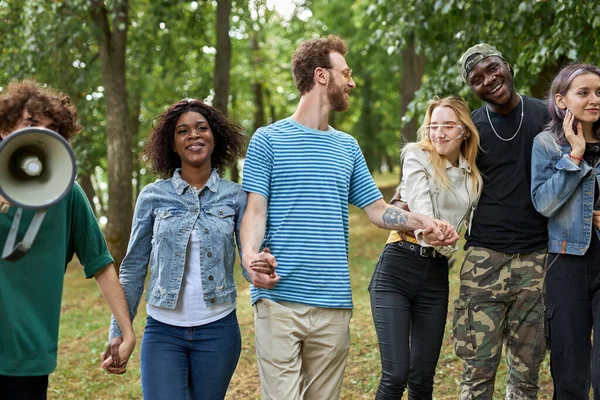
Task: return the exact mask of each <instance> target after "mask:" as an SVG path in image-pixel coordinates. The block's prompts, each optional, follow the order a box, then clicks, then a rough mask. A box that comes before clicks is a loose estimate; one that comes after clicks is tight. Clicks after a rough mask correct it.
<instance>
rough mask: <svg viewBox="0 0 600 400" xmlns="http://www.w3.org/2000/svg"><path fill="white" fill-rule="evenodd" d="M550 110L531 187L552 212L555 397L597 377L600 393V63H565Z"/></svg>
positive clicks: (582, 392) (543, 208)
mask: <svg viewBox="0 0 600 400" xmlns="http://www.w3.org/2000/svg"><path fill="white" fill-rule="evenodd" d="M548 111H549V112H550V115H551V117H552V120H551V121H550V123H549V124H548V127H547V129H546V130H545V131H544V132H542V133H540V134H539V135H537V136H536V138H535V141H534V143H533V153H532V162H531V193H532V199H533V205H534V206H535V208H536V209H537V210H538V211H539V212H540V214H542V215H544V216H546V217H548V236H549V240H548V253H549V254H548V263H549V266H548V270H547V272H546V281H545V284H546V294H545V300H546V326H547V332H549V334H550V362H551V364H552V378H553V380H554V390H555V393H554V397H555V398H559V399H560V398H577V399H584V398H588V394H589V391H590V383H591V384H592V385H593V388H594V398H600V375H599V374H598V373H593V374H592V371H598V368H600V347H599V346H598V345H597V343H598V341H599V340H600V329H599V327H598V321H600V296H599V294H600V285H599V283H600V264H599V263H598V259H600V202H599V193H598V192H599V178H600V68H598V67H596V66H594V65H586V64H572V65H568V66H566V67H565V68H563V69H562V70H561V71H560V72H559V73H558V75H557V76H556V77H555V78H554V80H553V82H552V86H551V87H550V93H549V96H548ZM592 331H593V335H594V336H593V339H594V340H593V342H594V346H593V347H592V342H591V340H590V338H591V335H592ZM590 360H591V363H590Z"/></svg>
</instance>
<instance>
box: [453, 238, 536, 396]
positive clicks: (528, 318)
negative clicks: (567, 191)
mask: <svg viewBox="0 0 600 400" xmlns="http://www.w3.org/2000/svg"><path fill="white" fill-rule="evenodd" d="M545 263H546V251H545V250H544V251H537V252H533V253H528V254H505V253H500V252H497V251H494V250H490V249H485V248H482V247H471V248H469V250H468V251H467V252H466V254H465V260H464V262H463V265H462V268H461V271H460V295H459V298H458V299H456V300H455V301H454V327H453V330H454V350H455V352H456V355H457V356H458V357H460V358H461V359H462V361H463V366H464V369H465V370H464V373H463V377H462V378H463V379H462V382H461V385H460V386H461V387H460V399H461V400H471V399H492V398H493V397H494V396H493V394H494V380H495V376H496V370H497V368H498V364H499V363H500V357H501V354H502V345H503V344H505V345H506V350H505V354H506V363H507V365H508V384H507V389H506V399H519V400H520V399H537V393H538V390H539V387H538V372H539V368H540V364H541V362H542V360H543V358H544V355H545V350H546V339H545V336H544V310H543V301H542V290H543V286H544V276H545Z"/></svg>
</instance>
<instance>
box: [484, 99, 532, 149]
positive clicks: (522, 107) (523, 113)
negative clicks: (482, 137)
mask: <svg viewBox="0 0 600 400" xmlns="http://www.w3.org/2000/svg"><path fill="white" fill-rule="evenodd" d="M517 96H519V99H521V122H519V127H518V128H517V131H516V132H515V134H514V135H512V137H511V138H510V139H504V138H503V137H502V136H500V135H498V132H496V129H495V128H494V125H493V124H492V120H491V119H490V112H489V111H488V106H487V105H486V106H485V113H486V115H487V118H488V121H489V123H490V126H491V127H492V130H493V131H494V133H495V134H496V136H497V137H498V139H500V140H502V141H504V142H510V141H511V140H513V139H514V138H516V137H517V134H518V133H519V131H520V130H521V125H523V116H524V115H525V104H524V103H523V98H522V97H521V95H520V94H518V93H517Z"/></svg>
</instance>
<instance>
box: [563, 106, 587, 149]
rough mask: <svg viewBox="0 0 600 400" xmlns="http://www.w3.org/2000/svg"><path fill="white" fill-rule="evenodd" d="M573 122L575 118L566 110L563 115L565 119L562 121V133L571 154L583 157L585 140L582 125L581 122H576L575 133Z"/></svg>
mask: <svg viewBox="0 0 600 400" xmlns="http://www.w3.org/2000/svg"><path fill="white" fill-rule="evenodd" d="M573 121H575V117H574V116H573V114H572V113H571V111H569V110H567V111H566V113H565V119H563V131H564V132H565V138H566V139H567V140H568V141H569V144H570V145H571V149H572V150H571V154H572V155H573V156H575V157H581V156H583V153H584V152H585V138H584V137H583V125H582V124H581V121H578V122H577V132H574V131H573Z"/></svg>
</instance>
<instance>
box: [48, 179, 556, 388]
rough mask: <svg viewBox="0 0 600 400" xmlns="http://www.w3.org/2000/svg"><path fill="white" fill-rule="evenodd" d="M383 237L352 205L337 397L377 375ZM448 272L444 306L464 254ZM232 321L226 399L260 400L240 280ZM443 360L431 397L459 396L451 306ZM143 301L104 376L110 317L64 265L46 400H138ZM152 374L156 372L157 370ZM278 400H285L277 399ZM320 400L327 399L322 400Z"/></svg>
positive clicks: (385, 188)
mask: <svg viewBox="0 0 600 400" xmlns="http://www.w3.org/2000/svg"><path fill="white" fill-rule="evenodd" d="M376 179H377V181H378V182H379V183H380V185H381V189H382V192H383V194H384V196H385V198H386V199H389V198H390V197H391V195H392V193H393V190H394V187H395V184H396V180H395V177H394V176H393V175H386V176H381V177H376ZM386 238H387V232H386V231H383V230H381V229H379V228H377V227H375V226H374V225H372V224H371V223H370V222H369V221H368V220H367V218H366V216H365V214H364V213H363V212H362V211H361V210H359V209H356V208H354V207H352V209H351V211H350V272H351V274H350V275H351V277H352V290H353V298H354V307H355V309H354V315H353V318H352V323H351V335H352V338H351V345H350V356H349V360H348V366H347V368H346V373H345V376H344V386H343V389H342V396H341V398H342V399H372V398H374V397H375V392H376V390H377V385H378V383H379V377H380V364H379V348H378V345H377V338H376V336H375V330H374V327H373V320H372V318H371V307H370V302H369V293H368V291H367V286H368V284H369V280H370V279H371V274H372V272H373V268H374V265H375V263H376V261H377V258H378V256H379V254H380V252H381V250H382V249H383V246H384V243H385V240H386ZM456 257H457V262H456V263H455V267H454V268H452V269H451V270H450V301H451V302H452V300H453V299H454V298H455V297H456V296H457V292H458V285H459V282H458V270H459V267H460V262H461V257H462V253H460V254H457V255H456ZM238 278H239V279H238V283H239V285H238V291H239V298H238V307H237V312H238V319H239V322H240V328H241V331H242V342H243V343H242V354H241V357H240V361H239V363H238V366H237V370H236V372H235V374H234V376H233V379H232V382H231V384H230V387H229V391H228V394H227V397H226V398H227V399H231V400H233V399H259V398H260V384H259V380H258V372H257V368H256V361H255V352H254V322H253V314H252V308H251V307H250V304H249V290H248V284H247V283H246V281H245V280H244V279H243V278H242V277H241V274H239V276H238ZM449 308H450V312H449V313H448V319H447V322H446V333H445V337H444V345H443V348H442V354H441V355H440V360H439V362H438V367H437V373H436V385H435V391H434V398H435V399H456V398H458V385H459V381H460V374H461V371H462V366H461V363H460V360H459V359H458V358H457V357H456V356H455V355H454V350H453V345H452V331H451V321H452V306H450V307H449ZM145 316H146V312H145V303H144V302H142V304H141V306H140V313H139V314H138V316H137V318H136V319H135V323H134V326H135V331H136V333H137V335H138V345H137V347H136V349H135V351H134V353H133V355H132V359H131V361H130V362H129V368H128V372H127V373H126V374H125V375H123V376H114V375H107V374H105V373H104V372H103V371H102V370H101V368H100V354H101V352H102V351H103V349H104V345H105V343H106V339H107V332H108V324H109V320H110V313H109V312H107V307H106V306H105V304H104V301H103V300H102V298H101V296H100V293H99V292H98V290H97V288H96V285H95V283H94V281H93V280H85V279H84V278H83V273H82V272H81V269H80V267H79V265H77V264H76V263H73V265H70V266H69V268H68V271H67V274H66V276H65V290H64V300H63V305H62V320H61V328H60V342H59V351H58V353H59V355H58V358H59V361H58V368H57V370H56V372H55V373H53V374H52V375H51V376H50V388H49V399H141V398H142V395H141V385H140V369H139V355H140V352H139V350H140V344H141V337H142V333H143V326H144V321H145ZM156 368H161V366H160V365H157V366H156ZM549 370H550V368H549V361H548V358H546V360H545V361H544V363H543V365H542V373H541V377H540V382H541V383H540V386H541V388H542V389H541V391H540V398H541V399H549V398H551V397H552V383H551V380H550V372H549ZM505 385H506V368H505V366H504V362H502V363H501V367H500V370H499V372H498V376H497V379H496V394H495V396H494V398H495V399H503V398H504V387H505ZM282 400H284V399H282ZM324 400H325V399H324Z"/></svg>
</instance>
